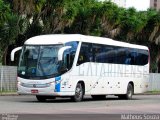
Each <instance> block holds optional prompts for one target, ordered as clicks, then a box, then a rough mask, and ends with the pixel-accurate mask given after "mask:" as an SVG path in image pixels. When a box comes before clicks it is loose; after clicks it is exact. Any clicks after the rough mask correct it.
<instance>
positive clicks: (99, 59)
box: [11, 34, 150, 102]
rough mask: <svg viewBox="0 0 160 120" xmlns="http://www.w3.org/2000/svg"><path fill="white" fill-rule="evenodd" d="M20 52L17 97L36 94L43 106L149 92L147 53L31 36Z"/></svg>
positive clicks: (68, 37) (95, 41)
mask: <svg viewBox="0 0 160 120" xmlns="http://www.w3.org/2000/svg"><path fill="white" fill-rule="evenodd" d="M18 50H21V55H20V59H19V65H18V68H17V70H18V72H17V74H18V75H17V89H18V91H17V92H18V94H29V95H35V96H36V98H37V100H38V101H41V102H44V101H46V100H48V99H55V98H56V97H70V98H71V99H72V100H73V101H75V102H79V101H82V100H83V98H84V95H90V96H92V98H93V99H105V98H106V95H115V96H118V97H119V98H121V99H132V96H133V94H139V93H143V92H145V91H147V89H148V81H149V63H150V55H149V49H148V47H146V46H141V45H135V44H130V43H125V42H120V41H116V40H112V39H109V38H103V37H95V36H86V35H79V34H53V35H40V36H35V37H32V38H30V39H28V40H26V41H25V43H24V45H23V47H18V48H15V49H13V50H12V52H11V61H14V55H15V52H16V51H18Z"/></svg>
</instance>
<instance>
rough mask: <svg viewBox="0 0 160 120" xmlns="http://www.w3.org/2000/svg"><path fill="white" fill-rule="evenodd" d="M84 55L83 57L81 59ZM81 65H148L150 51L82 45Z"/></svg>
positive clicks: (89, 44)
mask: <svg viewBox="0 0 160 120" xmlns="http://www.w3.org/2000/svg"><path fill="white" fill-rule="evenodd" d="M82 55H83V57H81V56H82ZM78 62H79V64H81V63H84V62H98V63H114V64H127V65H146V64H147V63H148V51H147V50H141V49H134V48H127V47H118V46H110V45H101V44H92V43H82V47H81V50H80V55H79V59H78Z"/></svg>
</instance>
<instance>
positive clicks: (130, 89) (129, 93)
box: [118, 83, 134, 100]
mask: <svg viewBox="0 0 160 120" xmlns="http://www.w3.org/2000/svg"><path fill="white" fill-rule="evenodd" d="M133 91H134V90H133V86H132V84H130V83H129V84H128V87H127V92H126V94H125V95H118V97H119V98H120V99H126V100H131V99H132V96H133V93H134V92H133Z"/></svg>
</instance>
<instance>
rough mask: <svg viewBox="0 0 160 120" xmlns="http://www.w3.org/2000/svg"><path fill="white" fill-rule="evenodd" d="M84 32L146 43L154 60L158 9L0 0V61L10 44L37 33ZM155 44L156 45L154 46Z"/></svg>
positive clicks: (75, 0) (85, 0)
mask: <svg viewBox="0 0 160 120" xmlns="http://www.w3.org/2000/svg"><path fill="white" fill-rule="evenodd" d="M55 33H67V34H74V33H76V34H77V33H78V34H87V35H94V36H103V37H110V38H113V39H116V40H120V41H127V42H130V43H136V44H143V45H147V46H149V48H150V49H151V51H154V53H153V55H152V54H151V58H152V61H155V59H156V57H157V55H158V50H159V48H160V47H159V44H160V12H157V11H155V10H153V9H148V10H147V11H136V9H135V8H129V9H125V8H121V7H118V6H117V5H116V4H114V3H112V2H110V1H109V2H107V1H105V2H97V0H0V60H2V56H3V58H4V59H3V64H8V62H7V61H6V56H7V54H9V53H8V52H9V51H10V50H9V49H11V47H10V46H14V47H15V46H20V45H22V44H23V43H24V41H25V40H26V39H28V38H30V37H32V36H36V35H40V34H55ZM154 46H156V47H154Z"/></svg>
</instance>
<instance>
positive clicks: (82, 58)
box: [77, 43, 93, 65]
mask: <svg viewBox="0 0 160 120" xmlns="http://www.w3.org/2000/svg"><path fill="white" fill-rule="evenodd" d="M92 60H93V56H92V44H91V43H82V45H81V49H80V53H79V57H78V61H77V65H80V64H83V63H85V62H91V61H92Z"/></svg>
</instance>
